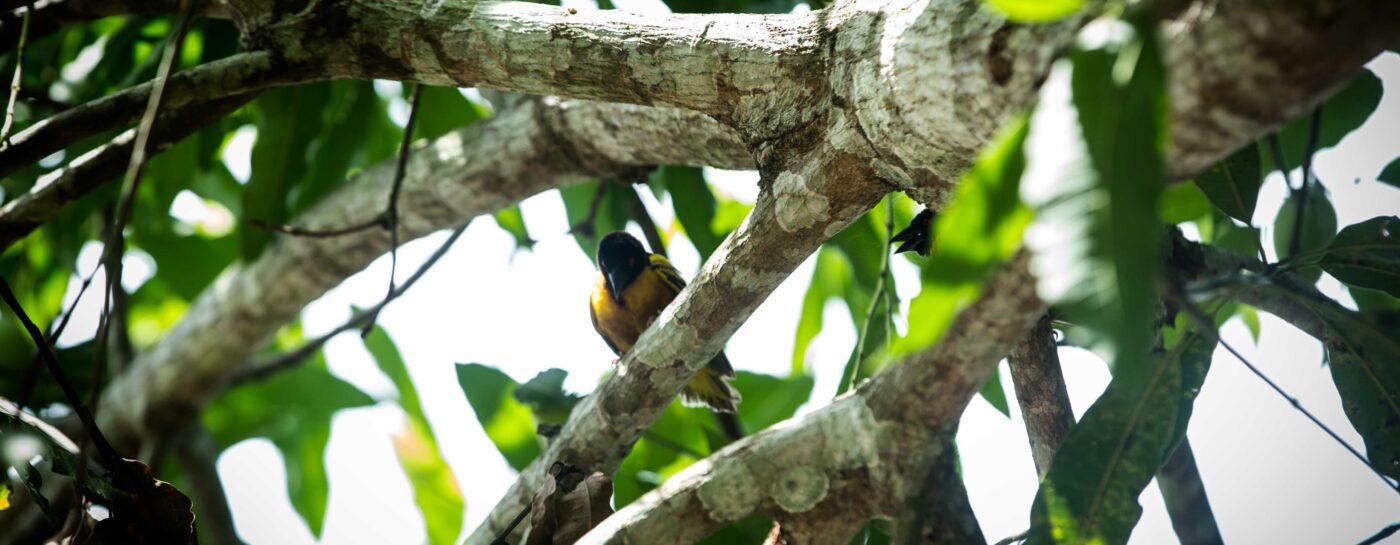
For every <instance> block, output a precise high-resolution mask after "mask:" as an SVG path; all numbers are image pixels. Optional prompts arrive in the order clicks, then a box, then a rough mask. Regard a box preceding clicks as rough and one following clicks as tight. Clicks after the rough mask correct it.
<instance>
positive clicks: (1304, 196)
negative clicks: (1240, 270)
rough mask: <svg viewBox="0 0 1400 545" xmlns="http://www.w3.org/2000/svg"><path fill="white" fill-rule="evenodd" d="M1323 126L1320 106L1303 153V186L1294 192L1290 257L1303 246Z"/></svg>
mask: <svg viewBox="0 0 1400 545" xmlns="http://www.w3.org/2000/svg"><path fill="white" fill-rule="evenodd" d="M1321 124H1322V106H1321V105H1318V107H1317V109H1315V110H1313V114H1312V121H1311V122H1310V123H1308V144H1307V148H1306V149H1305V150H1304V152H1303V184H1302V186H1301V187H1299V188H1298V189H1297V190H1296V191H1294V192H1293V198H1294V199H1296V200H1297V202H1298V206H1296V207H1295V210H1294V216H1293V232H1292V233H1289V235H1288V255H1289V256H1290V257H1292V256H1296V255H1298V250H1300V249H1302V245H1303V213H1304V211H1306V210H1307V208H1308V188H1309V187H1311V186H1312V161H1313V153H1314V152H1316V151H1317V132H1318V127H1319V126H1320V125H1321Z"/></svg>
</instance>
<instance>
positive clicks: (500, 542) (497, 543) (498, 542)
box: [491, 477, 552, 545]
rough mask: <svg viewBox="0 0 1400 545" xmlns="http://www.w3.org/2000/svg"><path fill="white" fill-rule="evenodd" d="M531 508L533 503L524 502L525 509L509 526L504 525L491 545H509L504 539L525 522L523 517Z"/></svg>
mask: <svg viewBox="0 0 1400 545" xmlns="http://www.w3.org/2000/svg"><path fill="white" fill-rule="evenodd" d="M551 478H552V477H551ZM531 507H534V502H532V501H527V502H525V507H524V508H523V509H521V510H520V512H519V513H517V514H516V515H515V518H513V519H511V521H510V524H508V525H506V529H504V530H501V533H500V534H498V535H497V536H496V539H493V540H491V545H510V542H509V541H506V538H508V537H510V533H511V532H514V531H515V527H516V526H520V523H521V522H523V521H524V520H525V516H526V515H529V514H530V508H531Z"/></svg>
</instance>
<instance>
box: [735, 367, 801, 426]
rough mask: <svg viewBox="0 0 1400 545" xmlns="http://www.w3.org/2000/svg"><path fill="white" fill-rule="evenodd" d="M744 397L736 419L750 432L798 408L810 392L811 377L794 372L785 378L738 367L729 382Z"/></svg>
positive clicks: (788, 414) (784, 416) (781, 419)
mask: <svg viewBox="0 0 1400 545" xmlns="http://www.w3.org/2000/svg"><path fill="white" fill-rule="evenodd" d="M732 384H733V385H734V388H735V389H737V390H739V394H740V395H742V396H743V397H744V403H743V408H742V410H740V411H739V420H740V421H742V422H743V423H744V429H745V430H747V431H748V432H749V433H755V432H757V431H759V430H762V429H764V428H767V427H768V426H772V425H773V424H777V423H778V422H782V421H783V420H787V419H788V418H791V417H792V415H793V413H795V412H797V408H798V407H800V406H802V404H803V403H806V402H807V400H808V399H809V398H810V397H811V395H812V384H813V381H812V377H809V376H806V375H796V376H791V377H786V378H781V377H775V376H772V375H763V374H759V373H750V372H748V371H739V372H737V373H735V376H734V381H733V383H732Z"/></svg>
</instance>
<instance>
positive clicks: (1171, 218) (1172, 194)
mask: <svg viewBox="0 0 1400 545" xmlns="http://www.w3.org/2000/svg"><path fill="white" fill-rule="evenodd" d="M1157 214H1158V217H1160V218H1162V221H1164V222H1166V223H1184V222H1188V221H1195V220H1198V219H1201V218H1204V217H1206V216H1209V215H1210V201H1208V200H1206V195H1205V193H1202V192H1201V189H1200V188H1199V187H1196V184H1189V183H1183V184H1176V185H1173V186H1170V187H1168V188H1167V189H1166V191H1163V192H1162V200H1161V201H1159V202H1158V203H1157Z"/></svg>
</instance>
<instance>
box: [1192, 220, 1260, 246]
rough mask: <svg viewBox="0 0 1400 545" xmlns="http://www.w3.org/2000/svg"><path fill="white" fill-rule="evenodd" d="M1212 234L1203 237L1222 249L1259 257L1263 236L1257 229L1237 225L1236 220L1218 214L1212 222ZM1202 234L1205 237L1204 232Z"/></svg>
mask: <svg viewBox="0 0 1400 545" xmlns="http://www.w3.org/2000/svg"><path fill="white" fill-rule="evenodd" d="M1210 227H1211V232H1210V234H1209V235H1208V236H1203V238H1205V240H1206V241H1207V242H1209V243H1210V244H1213V245H1215V246H1219V247H1221V248H1227V249H1230V250H1234V251H1236V252H1239V253H1242V254H1245V255H1250V256H1253V255H1257V254H1258V253H1259V251H1260V250H1259V248H1261V247H1262V244H1261V242H1260V240H1261V238H1260V237H1262V236H1263V234H1262V232H1261V231H1260V230H1259V228H1257V227H1248V226H1241V225H1236V224H1235V222H1234V220H1231V219H1230V218H1229V217H1226V216H1225V215H1224V214H1221V213H1216V214H1214V217H1212V219H1211V222H1210ZM1202 234H1203V235H1205V233H1204V231H1202Z"/></svg>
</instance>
